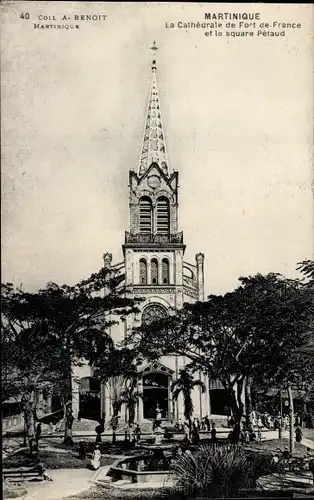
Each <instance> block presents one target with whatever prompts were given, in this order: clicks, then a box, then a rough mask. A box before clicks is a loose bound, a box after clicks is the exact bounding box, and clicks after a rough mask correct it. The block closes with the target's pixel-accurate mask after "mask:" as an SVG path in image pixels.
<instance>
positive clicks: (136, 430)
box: [134, 424, 141, 443]
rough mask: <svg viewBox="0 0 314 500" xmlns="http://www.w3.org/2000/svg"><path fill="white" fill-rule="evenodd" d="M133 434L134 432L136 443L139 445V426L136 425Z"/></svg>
mask: <svg viewBox="0 0 314 500" xmlns="http://www.w3.org/2000/svg"><path fill="white" fill-rule="evenodd" d="M134 432H135V437H136V442H137V443H139V441H140V439H141V428H140V426H139V424H136V427H135V431H134Z"/></svg>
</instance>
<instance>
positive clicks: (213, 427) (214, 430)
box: [211, 422, 217, 443]
mask: <svg viewBox="0 0 314 500" xmlns="http://www.w3.org/2000/svg"><path fill="white" fill-rule="evenodd" d="M216 435H217V431H216V424H215V422H213V423H212V430H211V438H212V441H213V443H215V442H216Z"/></svg>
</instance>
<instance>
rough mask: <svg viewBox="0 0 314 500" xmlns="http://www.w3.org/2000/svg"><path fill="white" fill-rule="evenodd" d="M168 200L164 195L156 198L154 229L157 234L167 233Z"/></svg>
mask: <svg viewBox="0 0 314 500" xmlns="http://www.w3.org/2000/svg"><path fill="white" fill-rule="evenodd" d="M169 223H170V220H169V201H168V199H167V198H165V197H161V198H158V200H157V206H156V229H157V233H159V234H169V232H170V231H169V229H170V228H169V225H170V224H169Z"/></svg>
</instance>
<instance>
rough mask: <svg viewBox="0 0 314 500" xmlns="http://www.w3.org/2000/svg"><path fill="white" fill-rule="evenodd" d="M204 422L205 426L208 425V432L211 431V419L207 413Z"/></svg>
mask: <svg viewBox="0 0 314 500" xmlns="http://www.w3.org/2000/svg"><path fill="white" fill-rule="evenodd" d="M204 422H205V426H206V430H207V432H210V420H209V418H208V415H206V416H205V417H204Z"/></svg>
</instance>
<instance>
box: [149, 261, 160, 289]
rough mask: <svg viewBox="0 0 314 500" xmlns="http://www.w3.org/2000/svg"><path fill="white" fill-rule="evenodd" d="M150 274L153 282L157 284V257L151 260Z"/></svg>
mask: <svg viewBox="0 0 314 500" xmlns="http://www.w3.org/2000/svg"><path fill="white" fill-rule="evenodd" d="M150 275H151V282H152V284H153V285H157V283H158V261H157V259H152V260H151V263H150Z"/></svg>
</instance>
